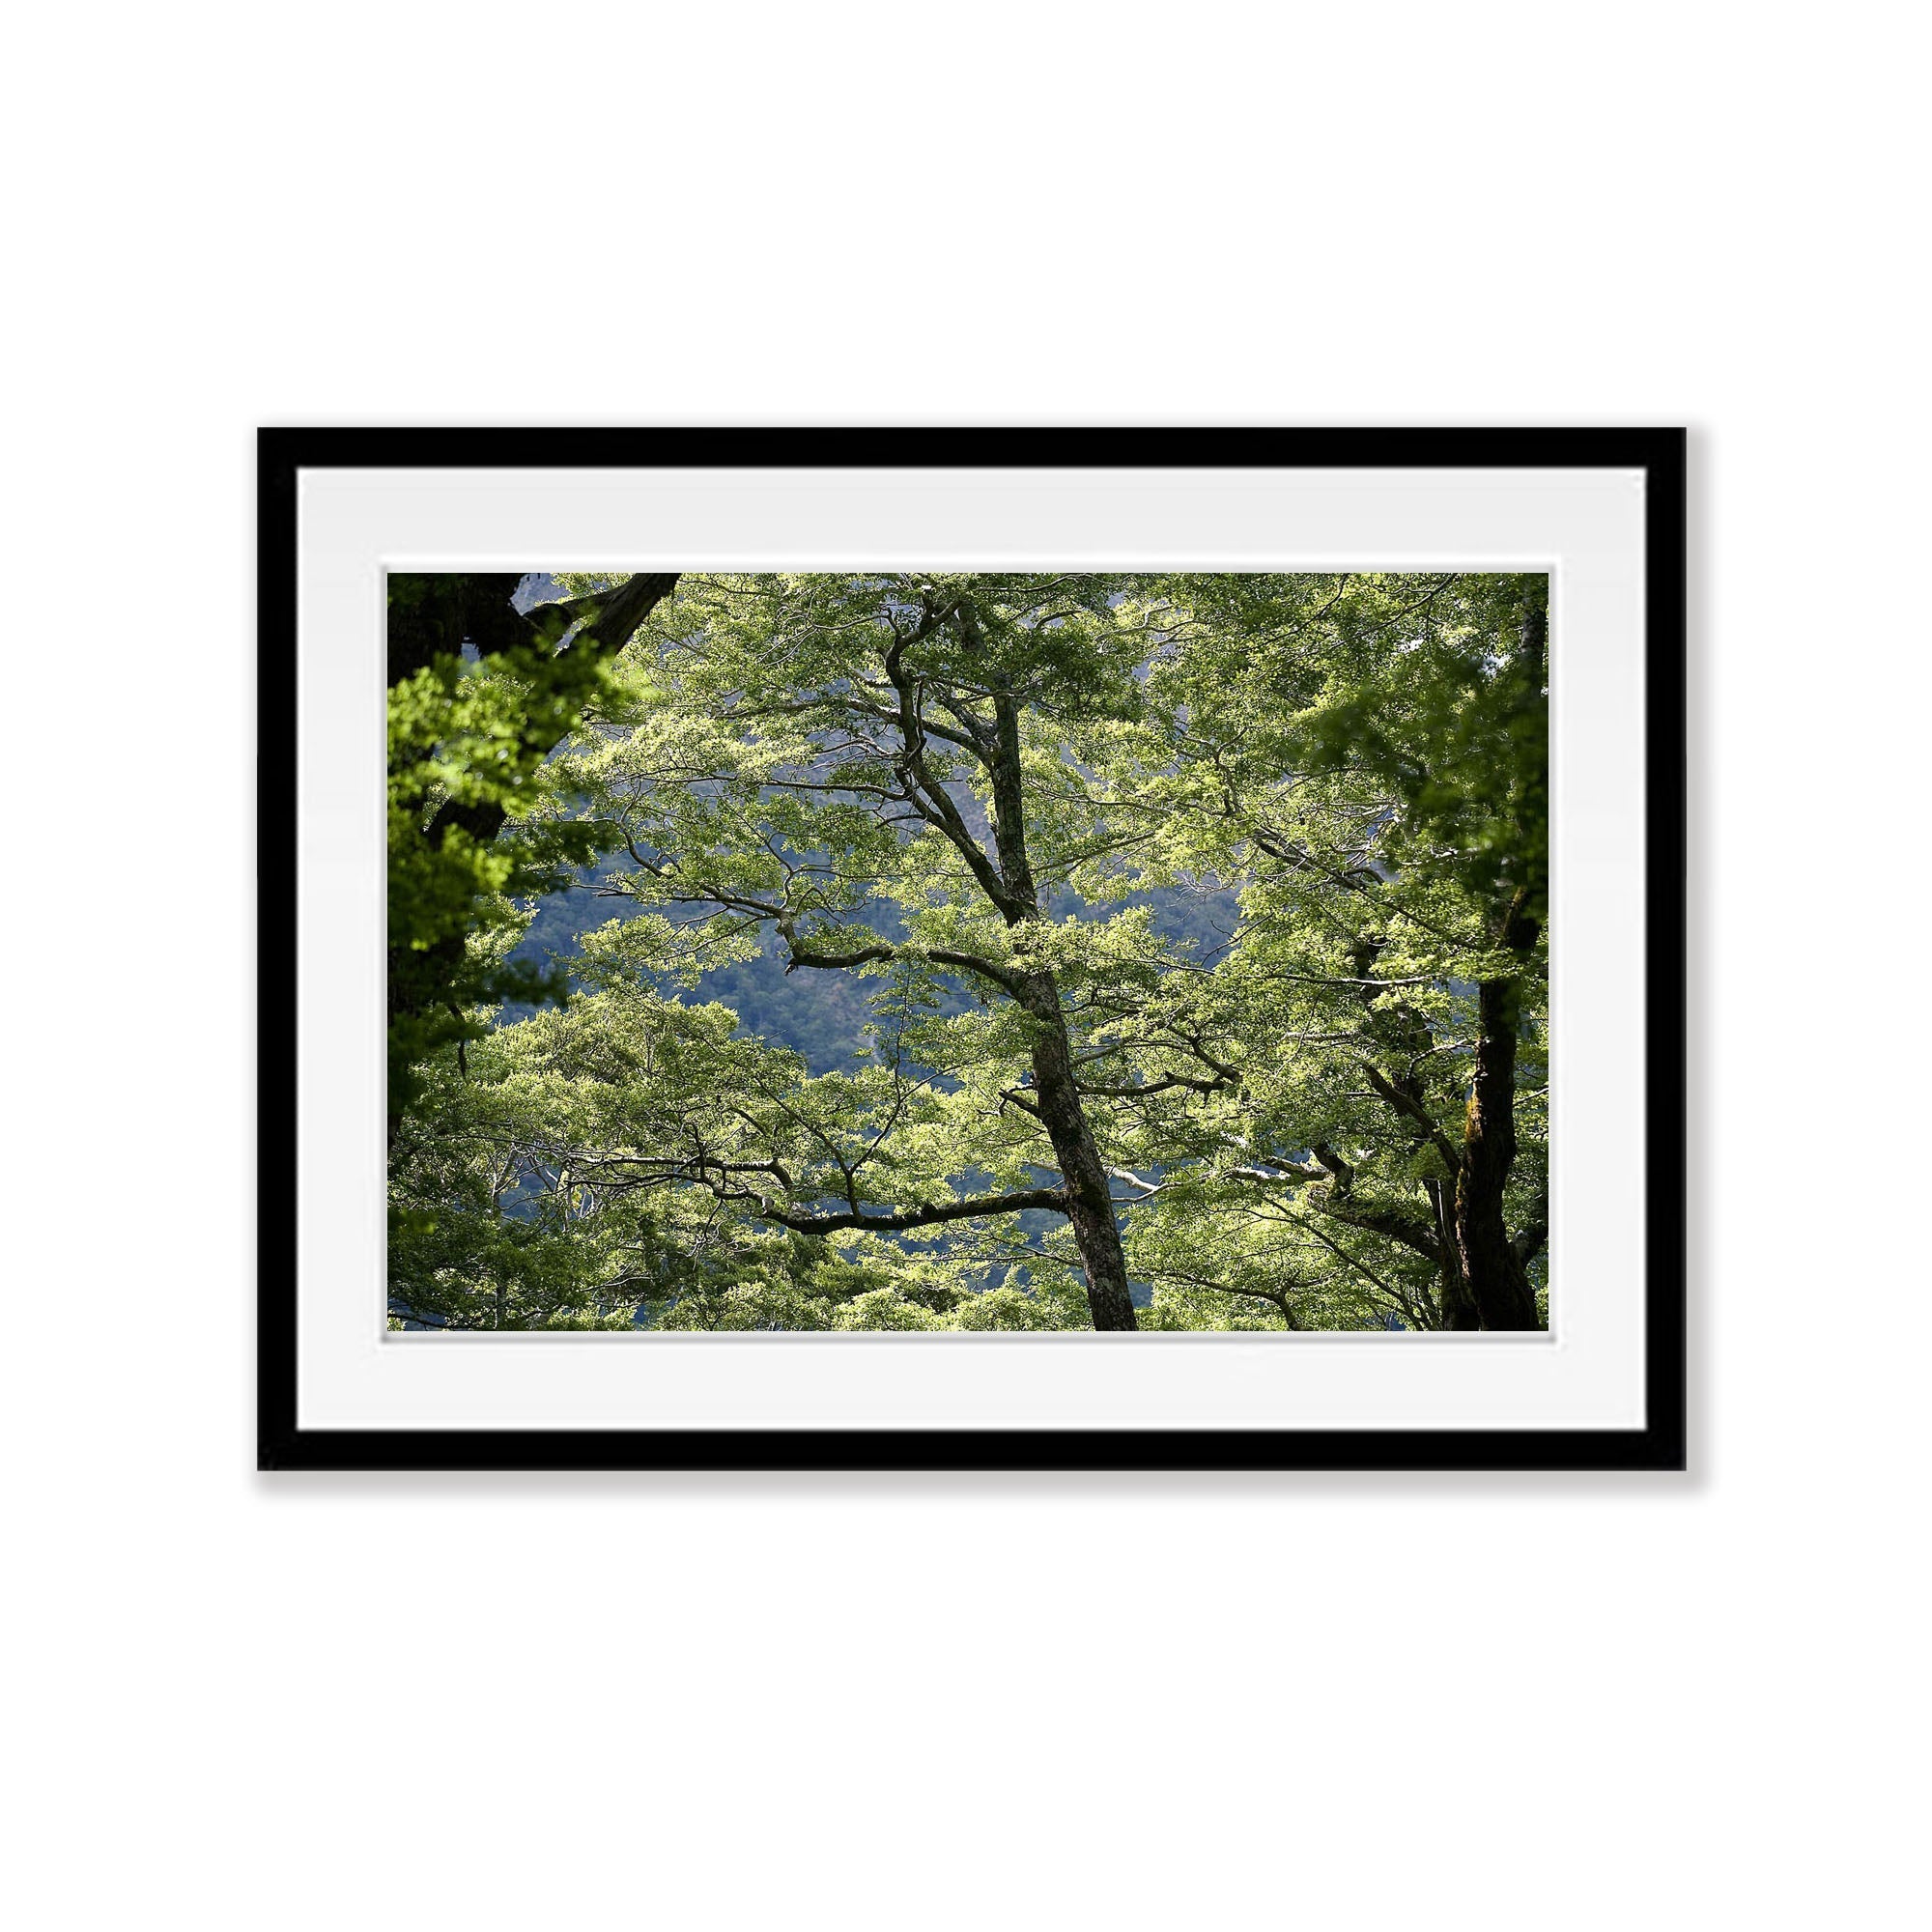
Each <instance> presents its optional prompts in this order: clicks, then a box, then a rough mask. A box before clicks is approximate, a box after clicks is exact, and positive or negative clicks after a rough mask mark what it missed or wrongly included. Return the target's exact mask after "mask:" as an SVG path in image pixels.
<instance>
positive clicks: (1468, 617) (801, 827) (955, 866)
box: [390, 572, 1548, 1330]
mask: <svg viewBox="0 0 1932 1932" xmlns="http://www.w3.org/2000/svg"><path fill="white" fill-rule="evenodd" d="M514 582H515V580H513V579H512V580H501V579H497V580H480V579H474V578H469V579H462V578H439V579H428V580H416V581H414V582H403V583H401V584H400V585H397V584H393V583H392V592H391V596H392V643H393V641H394V639H395V635H396V629H395V626H396V613H397V611H398V609H399V600H400V609H401V611H402V618H403V621H404V622H405V623H406V624H407V623H408V622H412V621H415V618H414V616H413V613H414V612H415V611H419V610H421V609H422V608H424V607H425V606H430V607H433V608H434V609H436V610H439V611H443V612H444V613H445V615H444V616H443V618H442V619H441V622H440V632H439V648H437V649H435V650H433V651H430V652H429V653H427V654H426V656H425V662H424V663H422V664H418V665H414V666H408V665H406V666H405V667H404V669H403V674H402V675H401V676H400V677H398V676H397V674H396V667H395V665H394V663H393V662H392V685H391V830H392V837H391V854H392V859H391V887H390V891H391V914H390V917H391V940H392V983H391V1008H392V1021H393V1022H394V1030H393V1031H392V1049H393V1056H392V1072H391V1115H392V1142H391V1194H392V1211H391V1259H390V1274H391V1282H390V1287H391V1305H392V1314H393V1319H395V1320H396V1321H402V1322H407V1323H420V1324H423V1325H428V1326H449V1327H533V1326H534V1327H550V1326H629V1325H631V1324H633V1323H634V1322H639V1321H641V1322H646V1323H649V1324H653V1325H658V1326H664V1327H668V1328H704V1329H734V1328H785V1329H792V1328H818V1329H839V1328H898V1329H946V1328H1006V1329H1050V1328H1088V1327H1099V1328H1117V1329H1129V1328H1136V1327H1138V1328H1142V1329H1148V1328H1153V1329H1177V1328H1202V1327H1211V1328H1245V1329H1255V1330H1265V1329H1282V1328H1290V1329H1313V1328H1329V1329H1337V1328H1339V1329H1360V1328H1365V1327H1390V1328H1393V1327H1403V1328H1423V1329H1431V1328H1474V1327H1489V1328H1527V1327H1536V1326H1539V1325H1543V1324H1544V1323H1545V1322H1546V1321H1547V1319H1548V1317H1547V1307H1548V1301H1547V1297H1548V1283H1547V1279H1546V1263H1545V1256H1544V1248H1545V1241H1546V1238H1547V1232H1548V1208H1547V1168H1548V1161H1547V1117H1548V1104H1547V1096H1548V1074H1547V1062H1546V1057H1545V1044H1544V1042H1545V1019H1546V1012H1547V991H1546V988H1547V980H1548V971H1547V946H1546V942H1545V938H1544V926H1545V924H1546V922H1547V894H1548V834H1547V764H1548V755H1547V706H1546V697H1545V681H1546V668H1545V666H1546V658H1547V643H1548V586H1547V581H1546V580H1545V579H1543V578H1541V577H1532V576H1521V575H1471V574H1450V573H1436V574H1432V575H1426V576H1418V575H1390V574H1380V573H1350V574H1309V575H1295V576H1280V575H1254V574H1222V575H1203V574H1187V575H1175V574H1149V573H1133V574H1127V573H1097V574H1085V573H1060V572H1043V573H1038V574H1034V575H1012V574H1006V575H989V574H982V573H886V572H881V573H875V574H869V575H837V576H831V575H778V574H763V575H731V574H702V575H698V574H685V575H683V576H682V577H680V578H678V579H676V580H675V583H674V587H673V581H672V580H671V579H668V578H662V579H648V580H647V579H640V578H630V579H624V578H584V579H577V580H567V581H566V582H565V583H564V586H563V587H564V589H565V590H566V592H567V593H568V595H567V596H566V597H565V598H564V599H562V600H561V601H559V602H556V603H554V604H551V605H548V606H545V607H543V609H542V610H541V611H533V612H532V613H531V614H530V616H529V617H527V618H526V617H518V616H517V615H516V614H515V612H514V610H513V608H512V604H511V599H510V595H509V587H514ZM417 585H423V586H426V587H422V588H418V587H417ZM506 585H507V586H509V587H506ZM486 608H487V610H488V611H489V618H488V623H487V625H483V624H480V623H479V621H478V620H477V619H476V618H474V617H473V616H471V615H470V614H469V613H470V612H471V611H474V610H479V609H486ZM448 613H454V614H448ZM479 628H485V629H487V630H488V632H489V636H488V638H487V639H486V638H479V637H476V636H475V635H474V633H475V631H476V630H477V629H479ZM464 637H468V638H469V640H470V641H471V642H472V643H473V644H474V645H475V646H476V648H475V650H474V651H473V652H472V653H471V654H470V655H471V656H472V657H473V658H474V660H475V661H474V662H473V663H466V662H465V661H464V656H463V653H462V652H461V651H460V650H458V649H456V648H454V647H453V645H454V644H457V643H460V642H461V641H462V639H463V638H464ZM486 646H487V648H486ZM620 646H621V648H619V647H620ZM399 721H400V722H399ZM465 810H468V811H469V813H470V814H471V820H470V822H469V823H467V824H466V822H465V821H463V820H462V818H461V817H460V816H459V814H461V813H462V812H463V811H465ZM491 813H494V814H496V822H495V824H494V825H491V824H488V823H487V817H488V815H489V814H491ZM479 814H480V815H479ZM452 831H454V832H455V833H457V834H459V835H460V836H458V837H452V836H451V834H452ZM398 855H400V857H399V856H398ZM559 891H560V892H562V893H563V894H564V895H566V897H567V898H570V899H585V900H589V901H592V902H594V903H595V904H597V905H599V906H601V907H602V909H603V910H604V911H606V912H607V913H608V914H609V915H610V917H608V918H607V919H605V920H603V921H602V922H601V923H588V924H587V926H586V928H585V929H582V932H581V937H578V938H576V939H575V941H574V943H572V944H570V945H569V946H567V947H565V948H561V949H559V950H558V952H557V954H556V956H555V957H554V958H552V959H550V960H547V961H532V960H529V959H528V958H527V957H526V956H525V952H527V951H528V950H529V949H527V948H526V949H525V952H519V950H518V947H517V944H516V942H517V940H518V937H519V935H520V934H521V932H522V930H523V928H524V927H525V926H526V924H527V923H529V921H530V920H531V918H532V917H533V916H534V913H535V911H536V909H537V905H538V902H539V900H540V899H541V898H542V895H544V894H545V893H546V892H559ZM579 923H580V924H581V923H582V922H579ZM397 947H400V948H401V949H402V952H403V971H402V981H403V983H402V990H401V994H400V996H399V994H398V986H397V969H396V967H395V964H394V961H395V959H396V957H397V953H396V951H395V949H396V948H397ZM753 967H756V968H757V969H758V970H759V971H761V972H763V973H764V976H765V978H764V980H763V981H762V982H759V983H763V984H764V985H765V988H766V990H765V992H764V993H763V994H762V995H761V997H760V1000H759V1003H758V1004H759V1007H760V1009H761V1010H760V1011H758V1012H755V1013H753V1014H751V1015H747V1014H746V1013H743V1012H740V1011H734V1010H733V1009H732V1008H731V1007H730V1006H727V1005H725V1004H722V1003H721V1002H720V1001H719V1000H718V999H717V998H716V997H715V993H714V989H715V988H716V987H717V986H719V985H720V984H721V983H723V984H739V985H744V984H747V983H750V982H749V981H748V980H747V975H748V973H749V972H750V971H751V970H752V969H753ZM780 970H781V972H782V976H783V978H782V987H781V990H774V989H773V988H772V986H771V983H770V982H771V980H773V979H774V978H775V977H776V976H777V974H778V973H779V971H780ZM833 989H836V990H837V992H838V1008H837V1010H838V1012H839V1014H840V1015H841V1016H842V1017H841V1022H840V1024H839V1025H838V1026H836V1027H834V1028H832V1029H831V1030H830V1031H831V1032H832V1034H833V1035H834V1036H835V1037H837V1036H839V1035H842V1037H843V1041H844V1046H843V1052H842V1056H840V1057H837V1058H829V1059H828V1058H825V1057H821V1064H813V1062H812V1061H810V1060H809V1059H808V1058H807V1056H806V1055H804V1054H802V1053H801V1052H799V1051H798V1050H797V1049H796V1047H795V1046H792V1045H787V1044H785V1043H784V1041H783V1039H782V1038H781V1037H775V1036H776V1035H778V1034H779V1032H780V1031H781V1030H780V1029H779V1028H777V1027H774V1026H773V1025H772V1024H770V1019H771V1013H772V1010H773V1008H774V1006H775V1005H776V1004H777V1003H779V1002H781V1001H794V1002H797V1003H798V1004H799V1005H800V1006H801V1007H806V1008H810V1007H813V1006H822V1005H823V1004H824V1003H825V993H826V992H827V991H830V990H833ZM536 995H542V996H547V997H549V998H550V999H551V1000H552V1001H553V1002H554V1004H552V1005H550V1006H546V1007H543V1008H541V1009H535V1010H528V1009H526V1007H522V1008H512V1009H508V1010H505V1008H504V1002H505V1001H506V1000H517V1001H522V1002H525V1003H526V1006H527V1003H528V1002H529V1001H530V1000H531V999H532V997H533V996H536ZM742 1004H743V1002H741V1005H742ZM748 1019H749V1020H750V1021H751V1023H748ZM854 1019H856V1020H857V1022H858V1023H857V1024H856V1025H854V1024H852V1023H851V1022H852V1020H854Z"/></svg>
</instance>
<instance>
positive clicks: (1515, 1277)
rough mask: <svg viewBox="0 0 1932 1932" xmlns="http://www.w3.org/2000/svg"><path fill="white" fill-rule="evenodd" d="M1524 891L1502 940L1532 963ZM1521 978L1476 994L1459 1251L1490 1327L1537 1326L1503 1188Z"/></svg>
mask: <svg viewBox="0 0 1932 1932" xmlns="http://www.w3.org/2000/svg"><path fill="white" fill-rule="evenodd" d="M1524 897H1525V895H1524V894H1522V893H1518V895H1516V898H1515V900H1514V901H1513V902H1512V904H1511V906H1510V910H1509V916H1508V918H1507V920H1506V921H1505V923H1504V928H1503V943H1504V945H1506V946H1507V947H1509V948H1510V950H1511V951H1512V952H1515V953H1517V954H1518V956H1519V957H1522V958H1527V956H1528V954H1529V952H1530V950H1531V949H1532V948H1533V947H1534V946H1535V944H1536V937H1537V933H1538V931H1539V929H1540V928H1539V926H1538V923H1537V922H1536V921H1535V920H1533V919H1531V918H1530V917H1529V916H1528V914H1527V913H1526V912H1525V911H1524V909H1523V907H1524ZM1521 991H1522V982H1521V980H1520V979H1517V978H1511V979H1507V980H1483V981H1481V983H1480V984H1479V985H1478V987H1477V989H1476V1005H1477V1014H1478V1027H1477V1036H1476V1068H1475V1078H1474V1080H1473V1081H1472V1082H1471V1084H1470V1089H1469V1103H1468V1110H1467V1113H1466V1115H1465V1117H1464V1126H1463V1161H1462V1166H1461V1168H1460V1170H1459V1171H1458V1173H1457V1176H1456V1246H1457V1249H1458V1251H1459V1252H1460V1253H1461V1256H1462V1261H1463V1280H1464V1282H1465V1283H1466V1284H1467V1286H1468V1290H1469V1297H1470V1299H1471V1300H1472V1301H1473V1302H1474V1303H1475V1306H1476V1314H1477V1316H1478V1318H1479V1320H1480V1321H1481V1322H1482V1325H1483V1326H1484V1327H1485V1328H1536V1327H1540V1326H1541V1325H1542V1324H1541V1323H1540V1322H1539V1321H1537V1319H1536V1296H1535V1294H1534V1293H1532V1292H1531V1289H1530V1286H1529V1277H1528V1275H1527V1274H1526V1273H1525V1272H1524V1270H1523V1266H1522V1264H1521V1263H1520V1261H1519V1260H1518V1259H1517V1255H1516V1249H1515V1247H1514V1246H1513V1245H1512V1243H1511V1241H1510V1236H1509V1230H1508V1228H1507V1227H1505V1226H1504V1224H1503V1190H1504V1188H1505V1187H1506V1186H1507V1185H1508V1183H1509V1177H1510V1169H1511V1168H1512V1167H1513V1166H1514V1165H1515V1163H1516V1035H1517V1021H1518V1016H1519V1013H1520V1007H1521Z"/></svg>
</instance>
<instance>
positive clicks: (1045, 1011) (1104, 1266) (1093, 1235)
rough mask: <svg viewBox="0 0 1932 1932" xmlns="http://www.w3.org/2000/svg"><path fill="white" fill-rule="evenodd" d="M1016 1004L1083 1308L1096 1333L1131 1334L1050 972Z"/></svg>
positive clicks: (1096, 1154) (1122, 1269)
mask: <svg viewBox="0 0 1932 1932" xmlns="http://www.w3.org/2000/svg"><path fill="white" fill-rule="evenodd" d="M1019 986H1020V1005H1021V1007H1022V1008H1023V1009H1025V1011H1026V1014H1027V1017H1028V1018H1029V1019H1030V1020H1031V1021H1032V1022H1033V1028H1032V1031H1033V1077H1034V1092H1035V1094H1036V1096H1037V1104H1038V1107H1039V1119H1040V1124H1041V1125H1042V1126H1043V1127H1045V1129H1046V1135H1047V1139H1048V1140H1050V1141H1051V1142H1052V1143H1053V1152H1054V1158H1055V1159H1056V1160H1058V1161H1059V1163H1060V1172H1061V1176H1062V1178H1063V1179H1065V1182H1066V1216H1067V1219H1068V1220H1069V1221H1071V1222H1072V1224H1073V1239H1074V1242H1075V1244H1076V1245H1077V1246H1078V1248H1079V1250H1080V1268H1081V1272H1082V1274H1084V1275H1085V1277H1086V1280H1087V1306H1088V1307H1089V1309H1091V1310H1092V1312H1093V1316H1094V1327H1095V1328H1133V1327H1136V1326H1137V1325H1138V1324H1137V1323H1136V1321H1135V1320H1134V1301H1133V1296H1132V1294H1131V1293H1129V1292H1128V1288H1127V1258H1126V1254H1125V1252H1124V1250H1123V1249H1122V1246H1121V1230H1120V1227H1119V1224H1118V1223H1117V1222H1116V1221H1115V1219H1114V1204H1113V1200H1112V1197H1111V1192H1110V1190H1109V1188H1108V1186H1107V1170H1106V1169H1105V1167H1104V1166H1102V1164H1101V1161H1100V1150H1099V1147H1098V1145H1097V1144H1096V1143H1095V1141H1094V1129H1093V1128H1092V1126H1090V1125H1089V1124H1088V1121H1087V1110H1086V1108H1085V1107H1083V1106H1082V1105H1081V1104H1080V1092H1079V1089H1078V1088H1077V1087H1076V1086H1075V1085H1074V1080H1073V1050H1072V1046H1071V1044H1070V1043H1069V1041H1068V1039H1067V1037H1066V1020H1065V1015H1064V1014H1063V1012H1062V1010H1061V1006H1060V986H1059V983H1058V982H1057V981H1056V980H1055V979H1054V977H1053V975H1052V974H1051V973H1050V972H1038V973H1029V974H1028V975H1027V976H1026V977H1025V978H1024V979H1023V980H1021V981H1020V982H1019Z"/></svg>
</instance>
